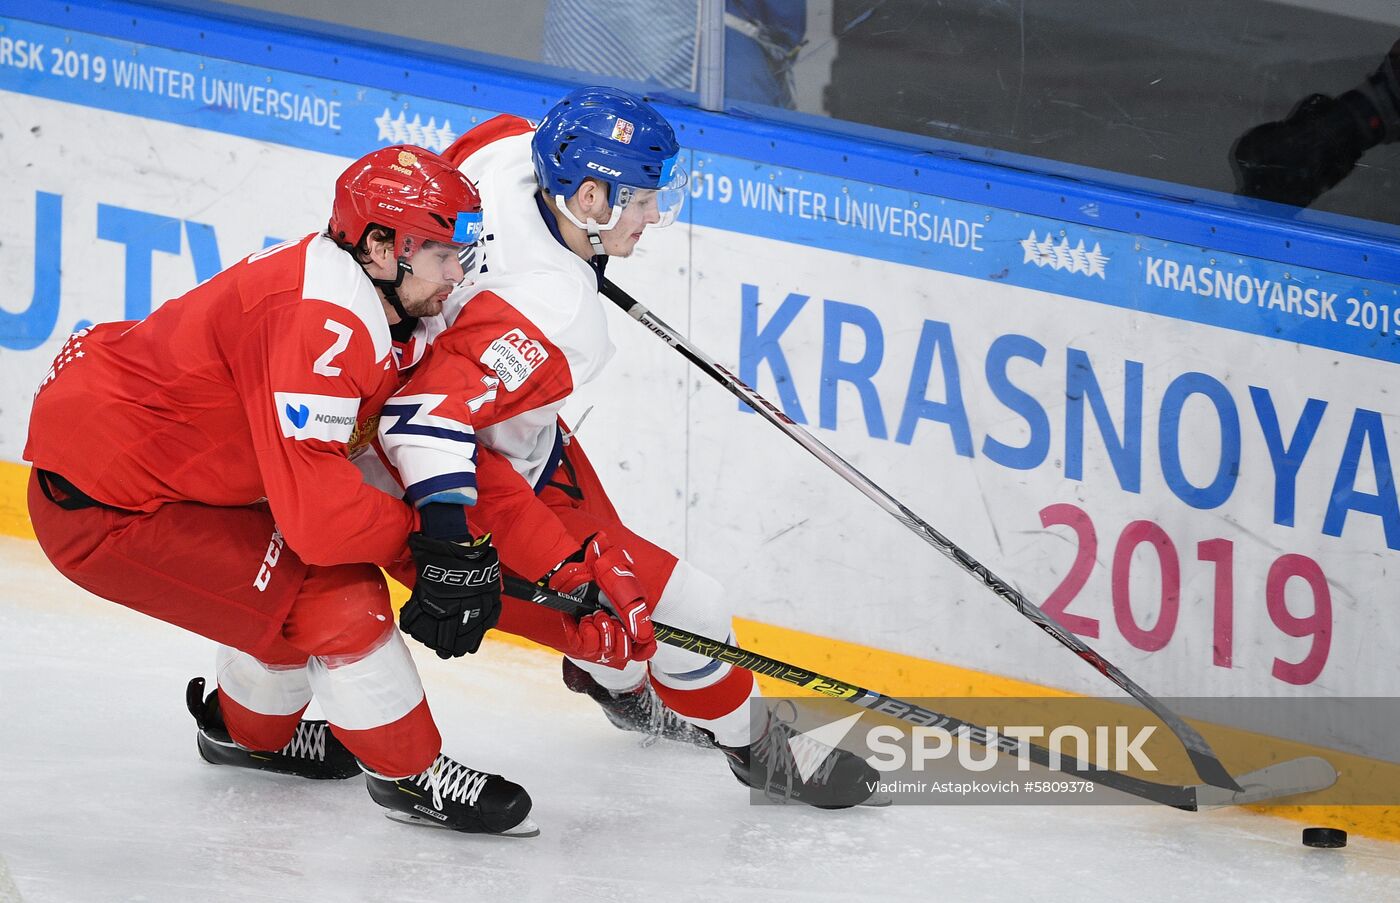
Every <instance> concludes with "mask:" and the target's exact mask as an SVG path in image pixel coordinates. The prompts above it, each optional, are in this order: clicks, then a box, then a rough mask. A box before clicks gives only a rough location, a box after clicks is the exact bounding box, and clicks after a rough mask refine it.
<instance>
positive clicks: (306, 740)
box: [281, 721, 327, 762]
mask: <svg viewBox="0 0 1400 903" xmlns="http://www.w3.org/2000/svg"><path fill="white" fill-rule="evenodd" d="M326 730H327V726H326V724H325V723H324V722H306V721H303V722H302V723H300V724H298V725H297V732H296V733H295V734H293V735H292V742H290V743H288V744H287V745H286V746H284V747H282V749H281V752H282V754H283V755H288V756H296V757H298V758H302V759H311V760H312V761H315V762H324V761H325V760H326Z"/></svg>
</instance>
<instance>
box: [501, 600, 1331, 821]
mask: <svg viewBox="0 0 1400 903" xmlns="http://www.w3.org/2000/svg"><path fill="white" fill-rule="evenodd" d="M504 584H505V592H506V595H508V596H511V597H513V598H516V599H523V600H525V601H528V602H534V603H535V604H537V605H543V606H545V607H547V608H552V609H554V610H555V611H562V612H565V613H566V614H571V615H579V614H587V613H588V611H589V610H590V609H589V607H588V606H585V605H583V604H582V603H580V602H579V601H578V600H576V599H574V598H573V597H572V596H566V595H563V594H562V593H556V592H554V591H552V590H549V589H546V588H544V587H542V586H540V585H538V584H535V583H531V582H530V581H528V580H522V579H520V578H519V577H506V578H505V579H504ZM652 627H653V628H654V629H655V631H656V641H657V642H658V643H665V644H666V645H668V646H675V647H676V648H678V649H684V650H686V651H687V652H694V653H696V654H698V655H703V656H705V657H706V658H709V659H713V660H715V661H720V662H727V663H728V664H731V665H734V666H735V667H738V668H744V669H745V670H747V671H751V672H753V673H754V674H762V675H765V676H767V677H773V678H776V679H778V680H781V681H783V682H784V683H788V684H791V685H792V686H795V687H801V688H802V689H804V690H811V691H812V692H814V693H818V694H820V695H822V696H828V697H831V698H833V699H843V700H845V701H846V702H849V703H851V704H853V705H858V706H860V707H861V708H865V709H869V710H871V711H873V712H878V713H880V714H882V715H886V716H889V717H893V718H897V719H899V720H902V721H907V722H910V723H911V724H916V725H920V726H924V727H929V726H932V727H941V728H943V729H944V730H947V731H949V732H950V733H955V734H956V733H958V732H960V731H962V732H965V734H964V735H965V736H966V737H967V738H968V739H970V740H972V741H973V742H974V743H978V744H980V745H982V746H990V745H991V740H990V739H989V734H988V730H987V729H986V728H984V727H980V726H978V725H976V724H973V723H971V722H968V721H963V720H962V719H960V718H955V717H953V716H952V715H945V714H942V713H940V712H934V711H932V710H930V709H927V708H924V707H923V706H919V705H915V704H914V703H912V702H906V701H904V700H900V699H896V698H894V697H893V696H886V695H885V694H883V693H876V692H875V691H873V690H867V689H865V688H864V687H860V686H857V685H855V684H853V683H849V682H847V681H844V680H839V679H837V678H834V677H828V676H826V675H824V674H819V673H817V672H816V671H810V670H808V669H806V668H800V667H798V666H796V665H790V664H788V663H787V662H783V661H779V660H778V659H775V658H771V657H769V656H766V655H762V654H760V653H757V652H753V651H750V650H748V649H742V648H740V647H738V646H732V645H730V644H728V643H721V642H720V641H719V640H713V639H710V638H709V637H704V636H700V635H698V634H694V633H689V632H688V631H684V630H678V629H677V628H675V627H671V626H669V625H666V624H662V623H660V622H658V621H652ZM1006 739H1007V738H1002V740H1003V741H1005V740H1006ZM997 748H998V749H1002V750H1003V751H1006V752H1015V751H1017V750H1019V749H1025V751H1026V753H1027V756H1028V758H1029V759H1030V760H1031V761H1032V762H1035V763H1036V764H1037V765H1042V766H1044V767H1046V768H1051V769H1054V770H1056V771H1060V772H1063V773H1065V774H1069V775H1073V776H1075V777H1078V778H1083V779H1084V780H1087V781H1093V782H1094V783H1096V784H1099V785H1100V786H1103V787H1109V788H1112V789H1114V790H1119V791H1121V792H1123V793H1127V794H1129V795H1132V796H1136V797H1139V798H1140V799H1145V800H1150V801H1152V802H1156V803H1162V804H1164V805H1167V806H1174V807H1176V808H1178V809H1185V810H1187V811H1195V810H1196V809H1198V808H1199V807H1200V806H1203V805H1212V806H1219V805H1229V804H1239V803H1255V802H1260V801H1263V800H1268V799H1276V798H1278V797H1282V796H1292V795H1295V794H1299V793H1308V792H1310V791H1313V790H1321V789H1323V788H1325V787H1330V786H1331V785H1332V784H1333V783H1334V782H1335V781H1336V779H1337V772H1336V770H1335V769H1334V768H1332V766H1331V765H1330V764H1329V763H1327V762H1326V761H1325V760H1323V759H1319V758H1315V757H1305V758H1301V759H1292V760H1289V761H1286V762H1280V763H1278V764H1275V765H1271V766H1269V767H1268V768H1262V769H1260V770H1258V771H1254V772H1251V773H1249V774H1247V775H1245V776H1244V777H1243V778H1241V782H1242V784H1243V785H1244V786H1243V787H1242V788H1241V789H1240V790H1239V791H1232V790H1227V789H1225V788H1222V787H1215V786H1211V785H1209V784H1164V783H1159V782H1156V781H1148V780H1144V779H1142V778H1137V777H1133V776H1132V775H1127V774H1123V773H1122V772H1118V771H1108V770H1104V769H1098V768H1093V767H1090V766H1088V765H1084V764H1082V763H1079V762H1077V761H1075V760H1074V759H1072V758H1070V757H1067V756H1066V757H1062V756H1060V755H1059V754H1058V753H1054V752H1051V751H1050V750H1048V749H1046V748H1045V747H1042V746H1037V745H1036V744H1033V743H1020V744H1017V745H1016V747H1015V748H1014V749H1007V748H1006V747H1005V746H1004V745H1003V744H1002V743H999V744H998V745H997ZM1231 780H1232V781H1233V779H1231Z"/></svg>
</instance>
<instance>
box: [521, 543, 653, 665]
mask: <svg viewBox="0 0 1400 903" xmlns="http://www.w3.org/2000/svg"><path fill="white" fill-rule="evenodd" d="M542 582H543V583H544V584H545V585H546V586H548V587H549V588H550V589H552V590H554V591H555V592H559V593H564V594H565V595H569V596H573V597H574V598H575V599H578V600H579V601H580V602H582V603H583V604H585V605H587V606H589V607H596V606H601V608H600V610H598V611H595V612H593V613H592V614H588V615H583V616H582V617H580V618H579V619H578V623H577V624H570V623H569V622H568V621H567V620H566V621H565V623H564V633H565V638H566V641H567V642H568V643H569V644H570V645H571V646H572V647H573V648H572V649H566V650H564V651H565V652H567V653H568V654H569V655H570V656H572V657H574V658H578V659H583V660H584V661H590V662H597V663H598V664H600V665H608V666H609V667H612V668H618V669H621V668H623V667H624V666H626V664H627V663H628V662H629V661H637V662H644V661H646V660H647V659H649V658H651V657H652V656H653V655H655V654H656V632H655V630H653V629H652V626H651V604H650V603H649V602H648V601H647V597H646V592H645V591H644V590H643V589H642V584H641V582H640V581H639V580H638V579H637V576H636V574H634V573H633V572H632V556H631V555H628V554H627V551H626V550H625V549H622V548H619V547H617V546H610V545H609V544H608V540H607V537H606V536H604V535H603V534H602V533H595V534H593V535H592V536H590V537H589V538H588V539H586V540H584V543H583V548H581V549H579V550H578V552H576V553H574V554H573V555H570V556H569V557H568V558H566V559H564V560H563V561H562V562H560V563H559V565H558V566H557V567H556V568H555V569H554V570H552V571H550V572H549V574H548V575H546V577H545V579H544V580H543V581H542Z"/></svg>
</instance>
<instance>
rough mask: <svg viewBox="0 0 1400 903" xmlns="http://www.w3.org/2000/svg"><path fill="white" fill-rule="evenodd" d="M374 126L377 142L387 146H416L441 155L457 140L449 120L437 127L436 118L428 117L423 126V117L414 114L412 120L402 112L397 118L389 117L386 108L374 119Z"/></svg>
mask: <svg viewBox="0 0 1400 903" xmlns="http://www.w3.org/2000/svg"><path fill="white" fill-rule="evenodd" d="M374 124H375V125H377V126H379V140H380V141H386V142H388V143H389V144H416V145H418V146H419V147H426V148H427V149H428V150H430V151H437V152H438V153H442V152H443V151H445V150H447V148H448V146H449V145H451V144H452V142H453V141H456V140H457V133H456V132H454V131H452V120H450V119H444V120H443V121H442V125H438V124H437V118H436V117H430V118H429V119H428V122H427V124H426V125H425V124H424V123H423V117H422V116H419V115H418V114H416V113H415V114H414V116H413V118H412V119H409V118H408V117H407V116H406V115H404V113H403V111H402V110H401V111H399V115H398V116H390V115H389V108H388V107H385V108H384V112H383V113H381V114H380V115H378V116H376V117H375V118H374Z"/></svg>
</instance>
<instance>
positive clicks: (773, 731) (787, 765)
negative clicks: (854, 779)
mask: <svg viewBox="0 0 1400 903" xmlns="http://www.w3.org/2000/svg"><path fill="white" fill-rule="evenodd" d="M796 720H797V707H796V706H795V705H793V704H792V702H791V701H790V700H787V699H784V700H782V701H781V702H779V703H778V704H777V705H776V706H774V707H773V708H772V709H771V710H770V711H769V712H768V726H767V727H766V728H764V731H763V735H762V736H760V737H759V738H758V739H757V740H755V741H754V742H753V744H752V745H750V746H749V767H750V768H751V769H752V768H753V765H754V764H755V760H756V761H757V762H759V763H762V765H763V767H764V768H765V769H766V775H765V780H764V782H763V795H764V796H765V797H767V798H768V799H770V800H773V801H775V802H777V801H782V802H787V801H788V800H791V799H792V796H793V791H794V778H796V780H797V782H798V783H801V782H802V776H801V774H800V773H799V772H798V770H797V760H796V759H794V758H793V755H792V745H791V744H790V743H789V741H790V740H791V739H792V737H793V735H794V734H795V733H796V731H795V730H794V728H793V722H795V721H796ZM836 762H837V756H836V755H835V754H834V753H832V754H828V755H827V756H826V757H825V758H824V759H823V760H822V764H821V765H820V766H819V767H818V768H817V770H816V771H815V772H813V773H812V775H811V776H810V777H809V778H807V781H806V783H807V784H809V785H813V786H820V785H822V784H825V783H826V782H827V779H828V778H830V777H831V772H832V770H833V769H834V768H835V767H836ZM775 776H776V777H778V778H779V780H778V781H774V777H775Z"/></svg>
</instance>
